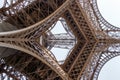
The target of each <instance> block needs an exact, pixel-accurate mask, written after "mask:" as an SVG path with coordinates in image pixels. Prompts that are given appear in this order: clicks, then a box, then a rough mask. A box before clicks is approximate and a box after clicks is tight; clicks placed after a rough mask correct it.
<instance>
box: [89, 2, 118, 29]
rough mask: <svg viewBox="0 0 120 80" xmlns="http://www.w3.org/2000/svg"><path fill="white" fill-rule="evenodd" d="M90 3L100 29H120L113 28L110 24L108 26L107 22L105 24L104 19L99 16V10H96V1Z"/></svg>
mask: <svg viewBox="0 0 120 80" xmlns="http://www.w3.org/2000/svg"><path fill="white" fill-rule="evenodd" d="M91 1H92V6H93V10H94V12H95V14H96V16H97V17H98V21H99V24H100V25H101V28H102V29H104V26H105V27H108V28H109V29H110V30H111V29H112V30H120V28H118V27H116V26H113V25H112V24H110V23H109V22H107V21H106V20H105V19H104V17H103V16H102V15H101V13H100V11H99V9H98V5H97V0H91Z"/></svg>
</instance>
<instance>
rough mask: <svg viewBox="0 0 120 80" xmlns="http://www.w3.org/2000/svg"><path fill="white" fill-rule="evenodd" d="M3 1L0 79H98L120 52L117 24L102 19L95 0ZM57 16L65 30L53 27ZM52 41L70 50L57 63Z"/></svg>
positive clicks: (0, 32)
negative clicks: (100, 73) (57, 32)
mask: <svg viewBox="0 0 120 80" xmlns="http://www.w3.org/2000/svg"><path fill="white" fill-rule="evenodd" d="M2 1H3V3H2V5H1V7H0V80H97V78H98V75H99V72H100V70H101V68H102V67H103V65H104V64H105V63H106V62H107V61H108V60H110V59H111V58H113V57H115V56H118V55H119V54H120V53H119V52H120V40H119V39H120V35H119V33H120V29H119V28H117V27H115V26H113V25H111V24H109V23H108V22H107V21H105V19H104V18H103V17H102V16H101V14H100V12H99V10H98V7H97V2H96V0H2ZM58 21H60V22H61V23H62V26H63V28H64V29H65V31H66V33H60V34H54V33H53V32H52V29H53V28H54V27H55V25H56V23H57V22H58ZM53 47H57V48H63V49H69V50H70V51H69V53H68V55H67V57H66V59H65V60H64V61H63V62H62V63H61V64H60V63H59V61H58V60H57V59H56V56H55V55H54V54H53V53H52V52H51V49H52V48H53ZM56 53H57V52H56Z"/></svg>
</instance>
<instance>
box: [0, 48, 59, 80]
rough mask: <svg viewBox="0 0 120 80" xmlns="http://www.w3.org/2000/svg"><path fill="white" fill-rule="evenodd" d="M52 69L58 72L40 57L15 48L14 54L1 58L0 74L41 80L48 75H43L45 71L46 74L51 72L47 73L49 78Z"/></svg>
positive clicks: (21, 78)
mask: <svg viewBox="0 0 120 80" xmlns="http://www.w3.org/2000/svg"><path fill="white" fill-rule="evenodd" d="M12 50H15V49H12ZM51 71H52V73H54V74H56V72H55V71H54V70H52V69H51V68H50V67H49V66H48V65H46V64H44V63H43V62H41V61H40V60H39V59H37V58H35V57H34V56H31V55H29V54H26V53H24V52H21V51H18V50H15V53H14V54H12V55H9V56H6V57H2V58H0V74H4V75H8V77H13V78H14V79H16V80H17V79H19V80H23V78H24V80H28V79H29V80H36V79H40V80H41V78H43V79H42V80H46V79H44V78H46V77H44V75H43V76H42V73H43V74H44V73H45V72H47V73H45V74H46V75H47V74H48V73H49V74H48V75H47V78H51V76H50V74H52V73H51ZM15 73H17V74H15ZM16 75H17V76H16ZM46 75H45V76H46ZM56 75H57V74H56ZM36 76H37V77H36ZM57 76H59V75H57ZM57 76H54V77H57ZM6 77H7V76H6ZM32 77H34V78H35V79H33V78H32ZM1 78H2V77H0V79H1ZM26 78H27V79H26ZM2 80H6V79H2Z"/></svg>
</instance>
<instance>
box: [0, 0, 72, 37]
mask: <svg viewBox="0 0 120 80" xmlns="http://www.w3.org/2000/svg"><path fill="white" fill-rule="evenodd" d="M71 2H72V0H66V1H65V2H64V3H63V4H62V5H61V6H60V7H59V8H58V9H57V10H56V11H55V12H53V13H52V14H51V15H49V16H48V17H46V18H45V19H43V20H42V21H39V22H37V23H35V24H33V25H31V26H29V27H27V28H23V29H20V30H15V31H8V32H1V33H0V35H7V34H16V33H21V32H25V31H28V30H32V31H33V30H35V29H38V28H39V27H40V25H45V24H44V23H48V22H50V21H51V20H53V19H55V18H57V17H59V16H60V15H61V14H62V13H63V12H64V11H65V10H66V7H67V6H68V5H69V4H70V3H71Z"/></svg>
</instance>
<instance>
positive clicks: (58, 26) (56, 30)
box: [51, 19, 67, 34]
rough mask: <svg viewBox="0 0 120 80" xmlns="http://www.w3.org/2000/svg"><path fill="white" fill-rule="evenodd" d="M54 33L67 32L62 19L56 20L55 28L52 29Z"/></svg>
mask: <svg viewBox="0 0 120 80" xmlns="http://www.w3.org/2000/svg"><path fill="white" fill-rule="evenodd" d="M51 32H52V33H53V34H60V33H67V32H66V31H65V29H64V27H63V24H62V23H61V21H60V19H59V20H58V21H57V22H56V24H55V26H54V28H53V29H52V30H51Z"/></svg>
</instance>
